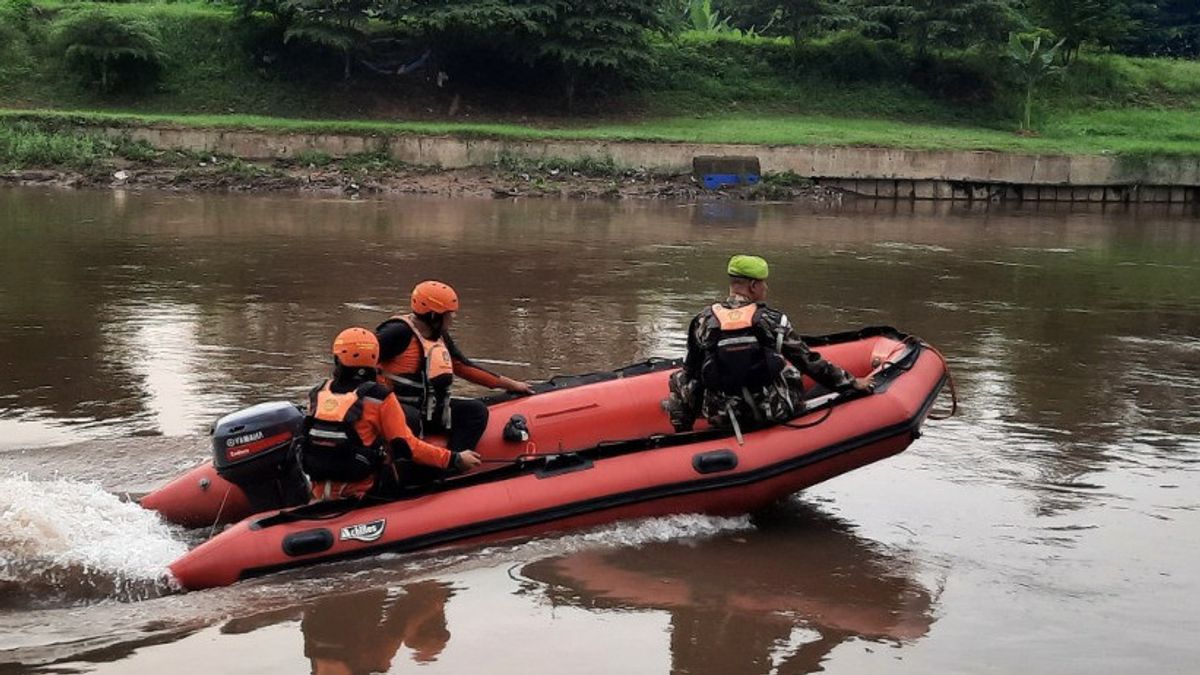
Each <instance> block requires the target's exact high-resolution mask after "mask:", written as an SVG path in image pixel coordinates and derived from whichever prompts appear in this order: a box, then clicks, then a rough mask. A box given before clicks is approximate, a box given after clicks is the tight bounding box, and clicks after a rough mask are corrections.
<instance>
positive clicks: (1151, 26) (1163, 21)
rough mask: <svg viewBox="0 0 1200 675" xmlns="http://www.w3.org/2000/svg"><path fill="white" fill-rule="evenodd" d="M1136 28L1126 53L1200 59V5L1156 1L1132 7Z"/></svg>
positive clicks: (1126, 44)
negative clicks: (1199, 57)
mask: <svg viewBox="0 0 1200 675" xmlns="http://www.w3.org/2000/svg"><path fill="white" fill-rule="evenodd" d="M1130 16H1131V17H1132V19H1133V22H1134V24H1135V25H1134V26H1132V27H1131V30H1130V34H1129V35H1128V36H1127V39H1126V41H1125V42H1124V44H1123V45H1122V46H1123V47H1124V50H1123V51H1126V52H1127V53H1132V54H1144V55H1150V56H1173V57H1182V58H1196V57H1198V56H1200V2H1196V0H1154V1H1153V2H1135V3H1132V4H1131V6H1130Z"/></svg>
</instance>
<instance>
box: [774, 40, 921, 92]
mask: <svg viewBox="0 0 1200 675" xmlns="http://www.w3.org/2000/svg"><path fill="white" fill-rule="evenodd" d="M796 58H797V60H798V61H799V63H800V64H801V67H802V68H804V69H806V70H809V71H812V72H818V73H821V74H823V75H825V76H827V77H829V78H830V79H833V80H836V81H839V82H874V81H879V80H890V79H898V78H903V76H904V75H905V74H906V73H907V71H908V67H909V63H910V62H911V57H909V55H908V53H907V50H905V48H904V46H903V45H901V44H900V43H899V42H896V41H895V40H872V39H870V38H867V37H864V36H862V35H860V34H858V33H837V34H834V35H832V36H830V37H828V38H824V39H822V40H813V41H811V42H805V43H802V44H801V45H800V46H798V47H797V48H796Z"/></svg>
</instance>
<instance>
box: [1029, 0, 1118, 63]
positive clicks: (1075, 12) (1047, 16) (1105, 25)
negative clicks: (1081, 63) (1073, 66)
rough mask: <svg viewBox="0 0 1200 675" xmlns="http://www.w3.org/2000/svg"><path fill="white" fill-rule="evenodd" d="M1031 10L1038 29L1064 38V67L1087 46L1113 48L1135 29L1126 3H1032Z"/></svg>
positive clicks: (1064, 0)
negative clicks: (1095, 45)
mask: <svg viewBox="0 0 1200 675" xmlns="http://www.w3.org/2000/svg"><path fill="white" fill-rule="evenodd" d="M1029 9H1030V13H1031V15H1032V18H1033V19H1034V21H1035V22H1036V23H1037V24H1038V25H1039V26H1041V27H1043V28H1046V29H1049V30H1050V32H1052V33H1054V34H1055V35H1056V36H1058V37H1059V38H1062V41H1063V49H1062V52H1061V57H1062V62H1063V64H1064V65H1067V64H1070V63H1071V61H1072V60H1074V58H1075V57H1076V56H1077V55H1078V54H1079V48H1080V47H1082V46H1083V45H1084V44H1089V43H1091V44H1098V45H1105V46H1111V45H1114V44H1116V43H1117V42H1118V41H1119V40H1121V38H1122V37H1124V36H1125V34H1126V33H1127V32H1128V31H1129V30H1130V28H1131V27H1132V26H1131V22H1130V19H1129V16H1128V13H1127V8H1126V4H1125V2H1124V0H1031V1H1030V7H1029Z"/></svg>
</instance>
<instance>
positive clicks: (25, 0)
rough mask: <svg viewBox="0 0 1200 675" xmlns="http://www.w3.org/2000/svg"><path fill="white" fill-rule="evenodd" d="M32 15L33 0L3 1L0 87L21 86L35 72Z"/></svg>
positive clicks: (0, 0) (0, 15)
mask: <svg viewBox="0 0 1200 675" xmlns="http://www.w3.org/2000/svg"><path fill="white" fill-rule="evenodd" d="M32 14H33V3H32V2H30V1H29V0H0V84H3V83H7V82H20V81H21V80H22V79H23V78H25V77H27V76H28V75H29V73H30V71H31V70H32V69H33V65H34V57H33V53H32V42H33V41H34V40H35V39H36V38H35V36H32V35H31V34H30V20H31V17H32ZM31 38H33V39H31Z"/></svg>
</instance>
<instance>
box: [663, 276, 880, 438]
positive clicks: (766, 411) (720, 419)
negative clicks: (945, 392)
mask: <svg viewBox="0 0 1200 675" xmlns="http://www.w3.org/2000/svg"><path fill="white" fill-rule="evenodd" d="M727 271H728V273H729V297H728V298H727V299H726V300H725V301H724V302H721V303H718V304H715V305H712V306H710V307H708V308H705V309H704V311H702V312H700V313H699V314H697V315H696V316H695V318H693V319H692V322H691V324H689V326H688V333H687V356H686V357H685V359H684V362H683V367H682V368H681V369H679V370H678V371H676V372H675V373H673V374H672V375H671V379H670V396H669V398H668V399H667V400H666V401H665V402H664V406H663V407H664V408H666V410H667V413H668V415H669V416H670V418H671V424H672V425H673V426H674V427H675V430H676V431H688V430H690V429H691V428H692V426H693V425H694V424H695V421H696V418H697V417H698V416H700V415H703V416H704V417H705V419H707V420H708V422H709V424H710V425H712V426H715V427H721V428H730V427H733V429H734V431H735V432H737V433H739V434H740V427H741V426H751V427H754V426H762V425H765V424H769V423H772V422H785V421H787V420H789V419H791V418H793V417H795V416H796V415H798V414H799V413H800V412H802V411H803V400H804V391H803V386H802V382H801V376H802V374H807V375H809V376H810V377H812V378H813V379H814V380H816V381H817V382H818V383H820V384H822V385H824V386H825V387H827V388H829V389H830V390H832V391H841V390H845V389H851V388H852V389H858V390H862V391H870V390H871V389H872V388H873V387H874V378H873V377H865V378H858V377H854V376H853V375H851V374H850V373H848V372H846V371H845V370H843V369H842V368H840V367H838V366H837V365H835V364H832V363H830V362H828V361H826V360H825V359H823V358H821V356H820V354H817V353H815V352H813V351H811V350H809V348H808V346H807V345H805V344H804V341H803V340H802V339H801V338H800V336H799V335H797V334H796V331H795V330H794V329H793V328H792V325H791V322H789V321H788V318H787V315H786V314H784V313H782V312H780V311H779V310H777V309H774V308H771V307H768V306H767V305H766V303H765V301H766V299H767V275H768V272H769V268H768V266H767V261H766V260H763V259H762V258H760V257H758V256H747V255H735V256H733V257H732V258H730V259H729V264H728V266H727ZM731 417H732V419H731Z"/></svg>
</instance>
